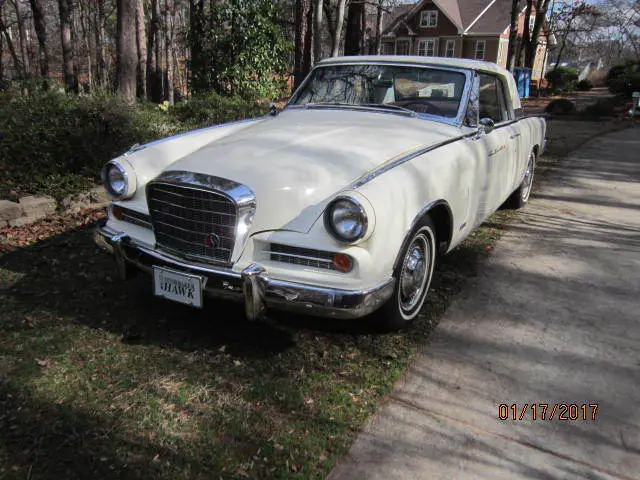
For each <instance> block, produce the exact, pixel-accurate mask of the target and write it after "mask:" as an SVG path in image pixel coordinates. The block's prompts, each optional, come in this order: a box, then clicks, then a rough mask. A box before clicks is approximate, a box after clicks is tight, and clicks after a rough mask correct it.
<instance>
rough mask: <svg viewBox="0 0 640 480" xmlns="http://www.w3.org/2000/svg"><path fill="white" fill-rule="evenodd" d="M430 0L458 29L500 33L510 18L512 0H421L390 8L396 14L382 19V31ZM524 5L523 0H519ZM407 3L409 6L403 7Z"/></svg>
mask: <svg viewBox="0 0 640 480" xmlns="http://www.w3.org/2000/svg"><path fill="white" fill-rule="evenodd" d="M427 1H431V2H433V4H435V5H436V6H437V7H438V8H439V9H440V11H441V12H442V13H443V14H444V15H446V16H447V18H448V19H449V20H451V22H452V23H453V24H454V25H455V26H456V27H457V28H458V32H459V33H470V34H476V35H482V34H484V35H487V34H495V35H500V34H502V33H503V32H504V31H505V29H506V28H508V27H509V23H510V22H511V4H512V0H421V1H419V2H417V3H415V4H405V5H401V6H400V7H404V8H402V9H400V7H398V8H397V9H394V12H393V13H394V14H396V12H397V15H396V16H395V17H393V18H391V15H389V16H388V20H387V21H386V22H385V25H384V28H383V31H384V33H385V34H388V33H389V32H391V31H393V30H394V29H395V28H396V27H397V26H398V25H399V24H401V22H404V21H406V19H407V18H409V17H411V16H413V15H415V14H417V13H418V12H419V11H420V10H422V8H423V5H424V3H426V2H427ZM520 3H521V4H522V7H524V0H520ZM407 7H409V8H407Z"/></svg>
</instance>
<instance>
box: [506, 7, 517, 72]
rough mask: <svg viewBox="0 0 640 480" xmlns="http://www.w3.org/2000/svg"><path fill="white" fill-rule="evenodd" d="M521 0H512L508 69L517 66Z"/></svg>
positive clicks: (511, 69)
mask: <svg viewBox="0 0 640 480" xmlns="http://www.w3.org/2000/svg"><path fill="white" fill-rule="evenodd" d="M519 4H520V1H519V0H512V1H511V21H510V23H509V25H510V30H509V45H508V48H507V69H508V70H510V71H512V72H513V69H514V68H515V56H516V43H518V17H519V16H520V8H519V6H520V5H519Z"/></svg>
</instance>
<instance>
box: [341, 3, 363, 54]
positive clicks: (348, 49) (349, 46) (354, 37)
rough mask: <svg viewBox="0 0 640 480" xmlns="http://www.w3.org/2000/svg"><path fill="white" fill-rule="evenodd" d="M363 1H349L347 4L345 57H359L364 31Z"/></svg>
mask: <svg viewBox="0 0 640 480" xmlns="http://www.w3.org/2000/svg"><path fill="white" fill-rule="evenodd" d="M364 5H365V4H364V1H351V2H350V3H349V15H348V17H347V33H346V34H345V39H344V54H345V55H360V53H361V51H362V45H363V39H364V29H363V23H364V22H363V18H364V15H365V9H364Z"/></svg>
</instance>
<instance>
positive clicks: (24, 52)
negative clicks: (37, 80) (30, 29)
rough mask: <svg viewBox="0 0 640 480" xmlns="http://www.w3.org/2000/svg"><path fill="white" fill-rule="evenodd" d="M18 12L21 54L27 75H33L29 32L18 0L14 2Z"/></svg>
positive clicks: (17, 20) (17, 21)
mask: <svg viewBox="0 0 640 480" xmlns="http://www.w3.org/2000/svg"><path fill="white" fill-rule="evenodd" d="M14 7H15V12H16V23H17V24H18V43H19V45H20V56H21V57H22V66H23V68H24V72H25V74H26V75H27V76H31V64H30V63H31V62H29V49H28V46H27V32H26V25H25V22H24V19H23V18H22V12H20V3H19V2H18V1H17V0H16V2H15V3H14Z"/></svg>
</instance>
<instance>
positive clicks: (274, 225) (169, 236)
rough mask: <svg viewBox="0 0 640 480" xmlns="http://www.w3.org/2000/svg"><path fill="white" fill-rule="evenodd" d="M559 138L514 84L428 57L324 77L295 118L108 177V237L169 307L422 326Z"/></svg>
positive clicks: (240, 125)
mask: <svg viewBox="0 0 640 480" xmlns="http://www.w3.org/2000/svg"><path fill="white" fill-rule="evenodd" d="M544 139H545V121H544V119H543V118H538V117H531V118H524V117H523V115H522V109H521V107H520V100H519V98H518V93H517V91H516V85H515V82H514V79H513V77H512V75H511V74H510V73H509V72H508V71H506V70H505V69H503V68H501V67H498V66H497V65H495V64H492V63H486V62H477V61H471V60H462V59H448V58H447V59H445V58H433V57H411V56H369V57H367V56H362V57H342V58H332V59H328V60H324V61H322V62H319V64H318V65H317V66H316V67H315V68H314V69H313V71H312V72H311V73H310V75H309V76H308V78H307V79H306V80H305V81H304V83H303V84H302V86H301V87H300V88H299V89H298V90H297V91H296V92H295V93H294V95H293V96H292V98H291V100H290V101H289V103H288V104H287V106H286V108H285V109H284V110H283V111H282V112H277V111H275V109H273V110H272V112H271V115H269V116H267V117H263V118H256V119H251V120H245V121H241V122H235V123H229V124H225V125H217V126H214V127H210V128H204V129H201V130H196V131H193V132H189V133H186V134H182V135H177V136H174V137H170V138H166V139H163V140H159V141H156V142H152V143H149V144H147V145H144V146H141V147H137V148H135V149H132V150H131V151H129V152H127V153H125V154H124V155H122V156H120V157H118V158H116V159H114V160H111V161H110V162H108V163H107V164H106V165H105V168H104V170H103V179H104V182H105V186H106V188H107V190H108V192H109V193H110V195H111V196H112V197H113V203H112V204H111V206H110V207H109V216H108V219H107V221H106V223H105V224H103V225H101V226H100V227H99V228H98V229H97V230H96V235H95V239H96V241H97V243H98V244H99V245H100V246H101V247H103V248H104V249H106V250H108V251H110V252H112V253H114V255H115V259H116V264H117V266H118V271H119V273H120V275H121V276H122V278H127V276H128V275H129V274H130V273H132V272H133V271H135V270H136V269H140V270H144V271H146V272H149V273H151V274H152V279H153V283H154V292H155V294H156V295H159V296H162V297H165V298H168V299H170V300H174V301H177V302H182V303H185V304H188V305H192V306H195V307H202V306H203V304H204V303H205V299H204V298H203V297H204V296H205V294H210V295H211V296H214V297H222V298H228V299H235V300H239V301H243V302H244V304H245V310H246V315H247V317H248V318H250V319H254V318H257V317H259V316H260V315H262V314H263V313H264V311H265V310H266V309H272V308H273V309H282V310H292V311H296V312H301V313H305V314H310V315H319V316H326V317H337V318H355V317H361V316H364V315H368V314H371V313H374V312H376V316H377V317H378V318H379V319H381V320H382V321H383V322H384V323H385V324H386V325H387V326H388V327H393V328H398V327H402V326H403V325H406V324H408V323H409V322H411V321H412V320H413V319H414V318H415V317H416V316H417V315H418V313H419V312H420V309H421V307H422V305H423V303H424V300H425V297H426V295H427V292H428V291H429V285H430V283H431V277H432V274H433V271H434V265H435V263H436V260H437V258H438V256H439V254H441V253H446V252H449V251H450V250H451V249H453V248H454V247H455V246H456V245H458V244H459V243H460V242H461V241H462V240H464V238H465V237H467V236H468V235H469V234H470V233H471V232H472V231H473V230H474V229H475V228H476V227H478V225H480V224H481V223H482V222H483V221H484V220H485V219H486V218H487V217H488V216H489V215H491V213H492V212H494V211H495V210H496V209H498V207H500V206H501V205H502V204H503V203H505V202H506V203H507V204H509V205H510V206H512V207H521V206H522V205H524V204H525V203H526V202H527V200H528V198H529V194H530V192H531V185H532V181H533V171H534V167H535V162H536V157H537V156H538V155H540V154H541V153H542V150H543V148H544Z"/></svg>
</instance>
